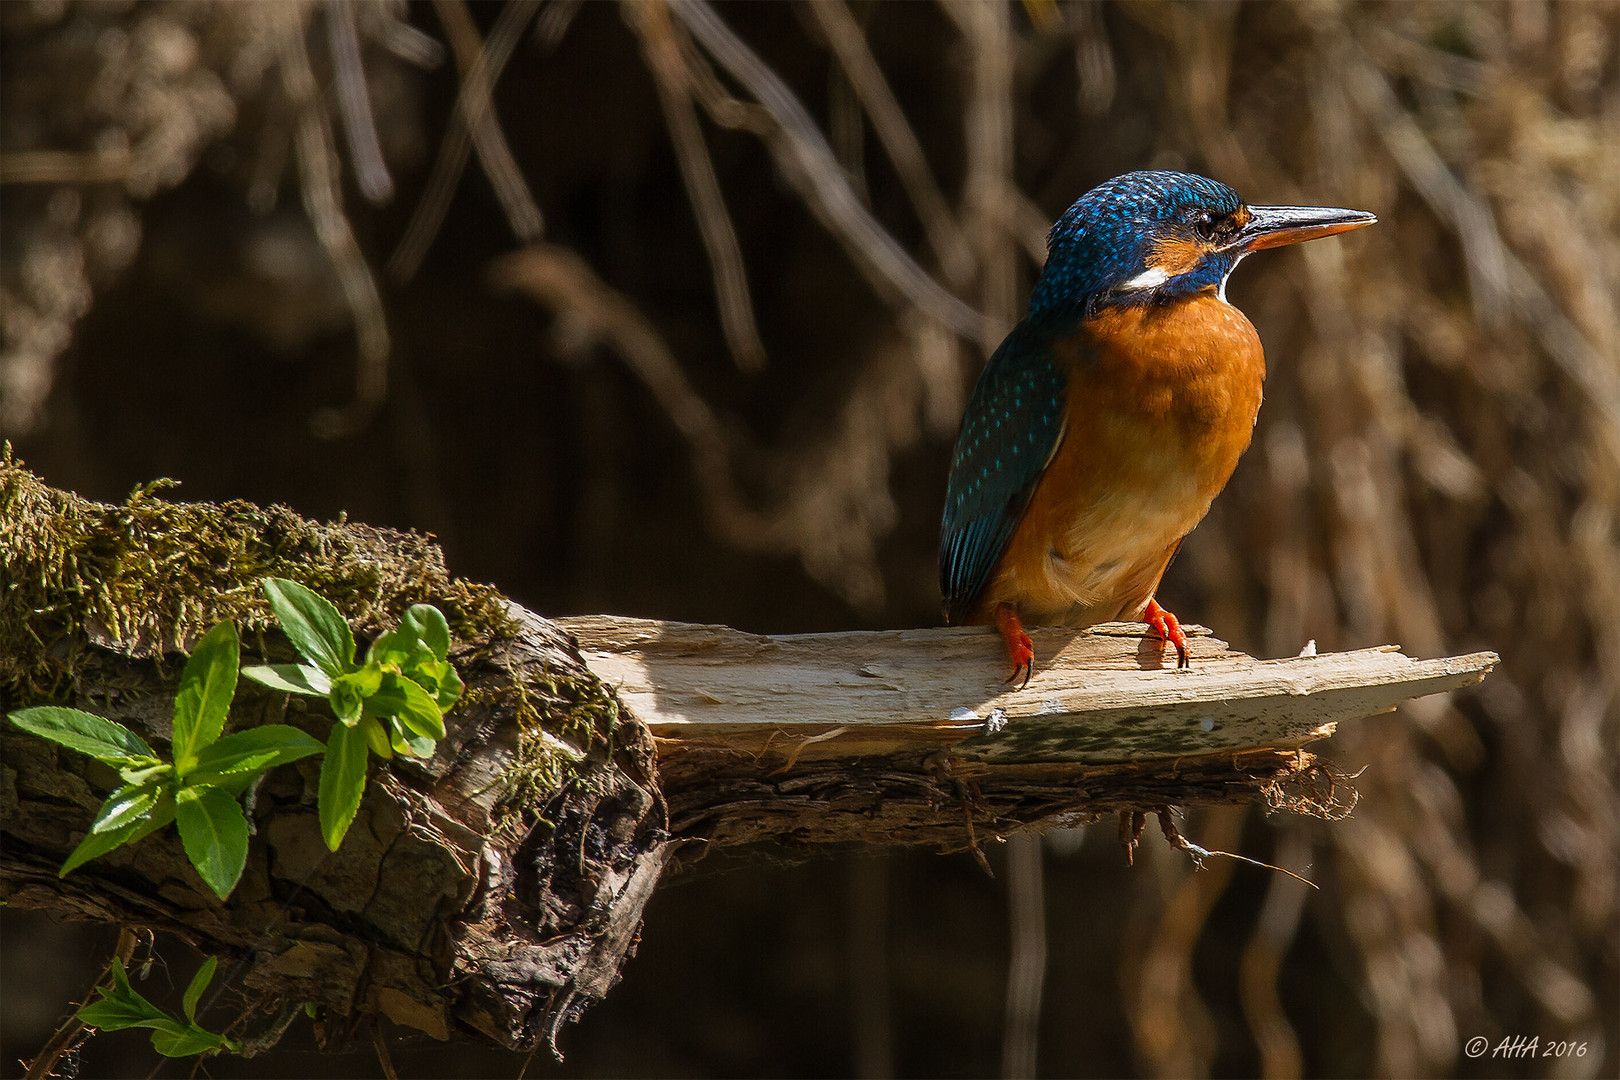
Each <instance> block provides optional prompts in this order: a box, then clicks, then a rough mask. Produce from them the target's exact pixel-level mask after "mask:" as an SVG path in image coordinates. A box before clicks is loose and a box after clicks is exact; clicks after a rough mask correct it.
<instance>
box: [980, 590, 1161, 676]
mask: <svg viewBox="0 0 1620 1080" xmlns="http://www.w3.org/2000/svg"><path fill="white" fill-rule="evenodd" d="M1172 617H1173V616H1172ZM996 629H998V630H1000V631H1001V640H1003V641H1005V642H1006V643H1007V659H1009V660H1011V661H1012V666H1013V670H1012V674H1011V675H1009V676H1007V681H1008V682H1012V681H1013V680H1014V679H1016V678H1018V673H1019V672H1020V671H1022V672H1023V673H1024V681H1023V682H1021V683H1019V684H1018V688H1019V689H1020V690H1022V689H1023V688H1024V687H1026V686H1028V685H1029V677H1030V676H1031V675H1033V674H1034V673H1035V643H1034V642H1033V641H1031V640H1029V635H1028V634H1026V633H1024V626H1023V624H1022V623H1020V622H1019V621H1018V609H1017V608H1015V607H1013V606H1012V605H1011V604H997V605H996Z"/></svg>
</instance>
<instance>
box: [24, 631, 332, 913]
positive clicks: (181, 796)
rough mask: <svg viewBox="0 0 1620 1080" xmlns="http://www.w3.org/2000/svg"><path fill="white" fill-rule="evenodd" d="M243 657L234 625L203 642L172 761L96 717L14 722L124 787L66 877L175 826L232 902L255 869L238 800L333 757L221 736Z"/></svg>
mask: <svg viewBox="0 0 1620 1080" xmlns="http://www.w3.org/2000/svg"><path fill="white" fill-rule="evenodd" d="M239 652H240V645H239V642H238V640H237V636H236V625H235V624H234V623H228V622H224V623H220V624H219V625H217V626H215V627H214V628H213V629H211V630H209V631H208V633H206V634H204V635H203V637H202V640H201V641H199V642H197V647H196V649H194V650H193V651H192V653H191V656H190V658H189V659H188V660H187V661H186V666H185V670H184V671H183V672H182V673H181V676H180V690H179V692H178V693H177V694H176V695H175V698H174V738H173V742H172V746H171V756H170V759H169V760H167V761H166V760H164V759H163V758H162V757H161V756H160V755H159V754H158V752H157V751H155V750H153V749H152V747H151V746H150V745H149V744H148V743H147V742H146V740H145V739H142V738H141V737H140V736H139V735H137V734H135V733H134V732H133V731H130V730H129V729H128V728H126V727H124V726H123V725H122V724H118V723H115V722H113V721H111V720H106V719H103V718H102V717H99V716H96V715H94V714H92V713H87V712H82V711H80V710H78V709H69V708H64V707H61V706H56V705H39V706H35V707H33V708H28V709H19V710H17V711H16V712H14V713H12V714H11V722H12V723H14V724H16V725H17V726H18V727H20V728H22V729H23V730H24V731H28V732H32V733H33V734H35V735H39V736H41V737H43V738H46V739H50V740H52V741H53V742H56V743H60V744H61V745H63V746H66V747H68V748H69V749H72V750H77V751H79V752H80V753H84V754H89V755H90V756H91V757H93V758H95V759H96V760H97V761H100V762H103V763H104V764H106V765H108V766H110V767H112V768H114V769H116V770H117V771H118V775H119V778H120V779H121V780H122V781H123V783H122V785H120V786H119V787H118V789H117V790H115V791H114V792H113V793H112V794H111V795H109V796H107V800H106V801H105V802H103V803H102V804H101V809H100V810H98V811H97V812H96V816H95V818H94V819H93V820H92V821H91V823H90V832H89V834H88V835H86V836H85V838H84V840H83V841H82V842H81V843H80V844H79V846H78V847H76V848H74V849H73V852H72V853H71V854H70V855H69V856H68V857H67V861H66V862H64V863H63V864H62V869H61V873H62V874H64V875H66V874H68V873H71V872H72V871H73V870H75V869H76V868H78V867H79V866H81V865H83V864H84V863H86V862H88V861H89V860H91V859H94V858H96V857H97V856H99V855H105V854H106V853H107V852H109V851H111V850H113V849H114V848H116V847H118V846H120V845H121V844H128V843H133V842H134V841H136V840H139V839H141V838H142V837H143V836H147V835H148V834H150V833H153V832H155V831H157V830H158V829H161V828H163V827H164V826H166V825H168V824H169V823H170V822H174V823H175V824H176V825H177V826H178V827H179V830H180V841H181V843H182V844H184V845H185V849H186V857H187V858H188V859H190V860H191V864H192V865H193V866H194V867H196V868H197V873H198V875H199V876H201V877H202V879H203V881H204V882H205V883H206V884H207V885H208V887H209V888H210V889H212V890H213V891H214V893H215V895H217V896H219V897H220V899H224V898H225V897H226V896H228V895H230V892H231V890H232V889H233V888H235V887H236V882H237V881H238V880H239V879H240V878H241V876H242V868H243V867H244V866H245V865H246V863H247V844H248V821H247V816H246V815H245V814H243V812H242V806H241V804H240V803H239V802H238V801H237V800H238V799H239V798H241V796H242V793H243V792H245V791H246V790H247V789H248V788H249V787H251V786H252V785H253V783H254V782H255V781H257V780H258V778H259V777H261V776H263V775H264V774H265V773H266V772H267V771H269V770H270V769H273V768H275V767H276V766H277V765H285V764H287V763H289V762H293V761H297V760H299V759H300V758H304V757H308V756H309V755H311V754H318V753H320V752H321V751H322V749H323V747H322V746H321V743H320V740H318V739H315V738H313V737H312V736H310V735H308V734H306V733H305V732H302V731H300V730H298V729H297V728H295V727H291V726H289V725H287V724H263V725H260V726H259V727H253V728H248V729H246V730H244V731H238V732H234V733H233V734H230V735H225V736H223V737H221V734H222V732H223V731H224V728H225V717H226V714H227V713H228V712H229V711H230V707H231V701H232V699H233V698H234V697H235V696H236V674H237V663H238V655H239Z"/></svg>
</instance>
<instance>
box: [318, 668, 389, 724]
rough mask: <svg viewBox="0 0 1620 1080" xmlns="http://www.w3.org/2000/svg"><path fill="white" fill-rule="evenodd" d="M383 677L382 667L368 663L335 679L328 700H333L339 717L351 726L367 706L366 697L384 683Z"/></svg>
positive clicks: (334, 709)
mask: <svg viewBox="0 0 1620 1080" xmlns="http://www.w3.org/2000/svg"><path fill="white" fill-rule="evenodd" d="M382 679H383V671H382V668H380V667H378V666H377V665H376V664H367V665H366V666H365V667H363V668H361V669H360V670H358V671H351V672H349V673H348V674H347V675H339V676H338V677H337V678H335V679H333V680H332V692H331V693H330V694H329V695H327V700H328V701H330V702H331V704H332V711H333V712H334V713H336V714H337V718H338V719H339V720H341V721H343V722H344V723H345V724H347V725H349V726H350V727H353V726H354V725H355V724H357V723H359V722H360V710H361V709H362V708H363V707H364V706H365V703H366V699H367V698H369V697H371V695H373V694H375V693H376V692H377V688H378V687H379V686H381V685H382Z"/></svg>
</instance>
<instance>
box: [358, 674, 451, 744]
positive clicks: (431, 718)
mask: <svg viewBox="0 0 1620 1080" xmlns="http://www.w3.org/2000/svg"><path fill="white" fill-rule="evenodd" d="M366 711H367V712H369V713H371V714H372V715H374V716H393V717H397V718H398V719H399V722H400V723H401V724H402V725H404V727H405V729H406V730H407V731H412V732H415V733H416V734H418V735H425V736H427V737H428V738H430V739H442V738H444V714H443V713H441V712H440V711H439V706H438V703H437V702H435V701H434V700H433V697H432V695H430V694H429V693H428V692H427V691H426V690H424V689H422V688H421V687H420V686H418V685H417V684H416V683H414V682H412V681H411V680H410V679H407V678H405V676H403V675H395V674H393V673H392V672H388V673H385V674H384V675H383V677H382V685H381V686H380V687H378V689H377V692H376V693H375V694H373V695H372V696H371V697H370V698H368V699H366Z"/></svg>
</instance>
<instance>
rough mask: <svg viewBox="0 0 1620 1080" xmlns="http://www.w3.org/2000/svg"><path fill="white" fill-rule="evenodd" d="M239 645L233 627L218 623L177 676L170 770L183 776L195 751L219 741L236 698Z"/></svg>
mask: <svg viewBox="0 0 1620 1080" xmlns="http://www.w3.org/2000/svg"><path fill="white" fill-rule="evenodd" d="M239 652H240V646H239V644H238V642H237V638H236V624H235V623H233V622H222V623H220V624H219V625H217V626H215V627H214V628H213V629H212V630H210V631H208V633H206V634H204V635H203V636H202V640H200V641H198V642H197V647H196V648H195V649H193V650H191V657H190V658H189V659H188V660H187V661H186V667H185V670H184V671H182V672H181V673H180V690H179V692H178V693H177V694H175V697H174V771H175V775H177V776H184V775H185V774H186V772H187V770H189V769H190V768H191V766H192V764H193V763H194V762H195V761H196V759H197V751H199V750H201V749H202V748H203V747H205V746H207V745H209V744H210V743H212V742H213V741H214V740H215V739H217V738H219V733H220V732H221V731H224V730H225V714H226V713H228V712H230V710H231V699H232V698H233V697H235V696H236V668H237V661H238V654H239Z"/></svg>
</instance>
